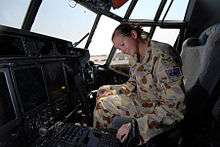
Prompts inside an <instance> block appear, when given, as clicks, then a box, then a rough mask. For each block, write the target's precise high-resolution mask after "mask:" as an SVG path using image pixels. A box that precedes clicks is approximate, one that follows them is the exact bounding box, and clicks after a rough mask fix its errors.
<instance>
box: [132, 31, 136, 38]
mask: <svg viewBox="0 0 220 147" xmlns="http://www.w3.org/2000/svg"><path fill="white" fill-rule="evenodd" d="M131 37H133V38H134V39H137V32H136V31H134V30H132V31H131Z"/></svg>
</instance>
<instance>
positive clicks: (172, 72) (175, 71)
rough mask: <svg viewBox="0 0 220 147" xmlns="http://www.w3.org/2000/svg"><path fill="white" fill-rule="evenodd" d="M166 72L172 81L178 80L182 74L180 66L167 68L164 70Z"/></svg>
mask: <svg viewBox="0 0 220 147" xmlns="http://www.w3.org/2000/svg"><path fill="white" fill-rule="evenodd" d="M166 73H167V75H168V78H169V79H170V80H172V81H176V80H178V79H179V77H181V76H182V75H183V74H182V71H181V69H180V67H175V68H172V69H168V70H166Z"/></svg>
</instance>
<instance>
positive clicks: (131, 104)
mask: <svg viewBox="0 0 220 147" xmlns="http://www.w3.org/2000/svg"><path fill="white" fill-rule="evenodd" d="M178 59H179V58H178V57H177V55H175V54H174V52H173V48H172V47H171V46H169V45H167V44H164V43H160V42H156V41H152V42H151V46H150V47H149V50H148V52H147V53H146V55H145V57H144V59H143V60H142V62H141V63H138V62H136V61H137V60H136V58H133V59H132V60H131V62H130V65H131V67H130V79H129V80H128V82H126V83H125V84H122V85H105V86H102V87H100V88H99V90H98V96H97V98H96V107H95V111H94V122H93V124H94V127H96V128H108V127H111V122H112V120H113V118H114V117H115V116H117V115H120V116H123V117H129V118H136V120H137V121H138V125H139V130H140V134H141V137H142V143H145V142H146V141H147V140H149V139H150V138H152V137H153V136H155V135H157V134H159V133H161V132H163V131H164V130H166V129H167V128H169V127H171V126H172V124H174V123H175V122H178V121H180V120H182V119H183V110H184V107H185V106H184V103H183V102H184V97H185V95H184V92H183V90H182V88H181V86H182V78H183V75H182V71H181V66H180V63H179V62H178ZM103 91H108V94H107V95H103V94H102V93H103Z"/></svg>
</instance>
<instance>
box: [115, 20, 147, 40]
mask: <svg viewBox="0 0 220 147" xmlns="http://www.w3.org/2000/svg"><path fill="white" fill-rule="evenodd" d="M132 31H136V32H137V37H138V38H139V39H141V40H148V39H149V33H148V32H145V31H144V30H143V29H142V28H141V27H140V26H138V25H134V24H130V23H121V24H120V25H119V26H118V27H117V28H116V29H115V31H114V32H113V34H112V40H113V38H114V36H115V34H116V32H118V33H120V34H121V35H123V36H128V37H130V36H131V32H132Z"/></svg>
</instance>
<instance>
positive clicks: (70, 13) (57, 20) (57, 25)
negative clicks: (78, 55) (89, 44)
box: [31, 0, 96, 48]
mask: <svg viewBox="0 0 220 147" xmlns="http://www.w3.org/2000/svg"><path fill="white" fill-rule="evenodd" d="M95 17H96V14H95V13H93V12H91V11H89V10H88V9H86V8H84V7H82V6H80V5H79V4H73V3H72V2H71V1H68V0H65V1H63V0H61V1H60V0H55V1H54V0H44V1H43V2H42V4H41V6H40V9H39V11H38V14H37V16H36V18H35V22H34V24H33V26H32V29H31V31H33V32H37V33H41V34H45V35H49V36H53V37H57V38H61V39H65V40H68V41H71V42H73V43H74V42H77V41H79V40H80V39H81V38H82V37H83V36H85V35H86V34H87V33H89V32H90V30H91V28H92V25H93V23H94V20H95ZM86 40H87V39H85V40H84V41H83V42H81V43H80V44H79V45H78V46H77V47H81V48H84V46H85V43H86Z"/></svg>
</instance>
